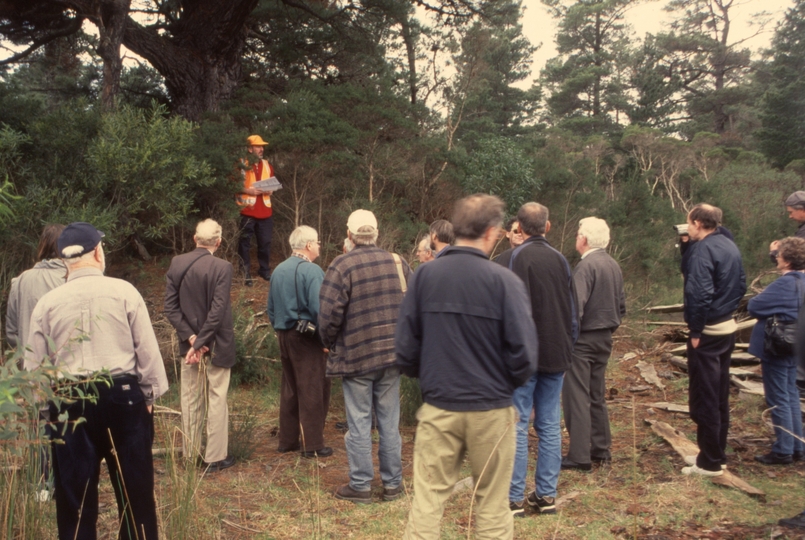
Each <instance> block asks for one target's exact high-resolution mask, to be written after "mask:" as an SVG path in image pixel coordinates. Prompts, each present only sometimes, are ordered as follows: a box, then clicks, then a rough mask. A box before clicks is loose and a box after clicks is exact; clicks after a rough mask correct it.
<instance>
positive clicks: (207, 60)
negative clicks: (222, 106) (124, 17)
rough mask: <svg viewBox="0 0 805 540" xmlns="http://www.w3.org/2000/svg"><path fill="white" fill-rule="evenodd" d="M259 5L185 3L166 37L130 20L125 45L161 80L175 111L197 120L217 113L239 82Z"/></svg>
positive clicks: (252, 1) (213, 0)
mask: <svg viewBox="0 0 805 540" xmlns="http://www.w3.org/2000/svg"><path fill="white" fill-rule="evenodd" d="M257 3H258V0H233V1H230V2H221V1H220V0H198V1H196V2H187V3H185V4H184V6H183V10H182V12H181V15H180V17H179V18H177V19H175V20H173V21H172V22H171V23H170V24H169V25H168V29H169V30H170V33H169V34H166V33H161V32H160V31H159V30H158V29H157V28H156V27H144V26H141V25H140V24H138V23H137V22H135V21H134V20H133V19H132V18H131V17H129V18H128V24H127V25H126V32H125V35H124V38H123V44H124V45H126V47H128V48H129V49H131V50H132V51H134V52H135V53H137V54H139V55H140V56H142V57H143V58H145V59H146V60H148V62H150V63H151V65H152V66H154V68H155V69H156V70H157V71H158V72H159V73H160V74H161V75H162V76H163V77H164V78H165V86H166V87H167V89H168V92H169V93H170V96H171V99H172V100H173V110H174V111H175V112H176V113H178V114H180V115H181V116H183V117H184V118H187V119H188V120H192V121H198V120H200V119H201V116H202V114H203V113H204V112H206V111H215V110H218V105H219V103H220V102H221V100H223V99H226V98H228V97H229V96H231V95H232V92H234V90H235V88H236V86H237V84H238V82H239V80H240V77H241V53H242V52H243V48H244V46H245V44H246V36H247V34H248V27H247V24H246V23H247V20H248V17H249V15H250V14H251V13H252V11H253V10H254V9H255V7H257Z"/></svg>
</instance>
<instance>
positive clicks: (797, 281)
mask: <svg viewBox="0 0 805 540" xmlns="http://www.w3.org/2000/svg"><path fill="white" fill-rule="evenodd" d="M803 294H805V275H803V274H802V272H788V273H787V274H785V275H783V276H781V277H780V278H778V279H777V280H776V281H774V282H773V283H771V284H769V286H768V287H766V288H765V289H764V290H763V292H762V293H760V294H759V295H757V296H756V297H754V298H752V299H751V300H749V314H750V315H751V316H752V317H755V318H756V319H757V320H758V321H757V324H755V327H754V328H753V329H752V337H750V338H749V353H750V354H754V355H755V356H757V357H758V358H761V359H763V360H771V358H768V357H766V356H765V355H764V354H763V339H764V336H765V327H766V319H768V318H769V317H772V316H774V315H777V316H779V317H781V318H782V319H783V320H786V321H795V320H797V317H798V314H799V309H800V307H802V297H803Z"/></svg>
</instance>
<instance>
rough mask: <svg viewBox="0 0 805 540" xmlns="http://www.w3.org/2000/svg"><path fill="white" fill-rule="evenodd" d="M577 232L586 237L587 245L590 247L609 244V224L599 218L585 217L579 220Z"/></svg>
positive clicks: (602, 246)
mask: <svg viewBox="0 0 805 540" xmlns="http://www.w3.org/2000/svg"><path fill="white" fill-rule="evenodd" d="M579 234H580V235H581V236H583V237H584V238H586V239H587V245H588V246H590V247H591V248H605V247H607V246H608V245H609V225H607V222H606V221H604V220H603V219H601V218H597V217H586V218H584V219H582V220H581V221H579Z"/></svg>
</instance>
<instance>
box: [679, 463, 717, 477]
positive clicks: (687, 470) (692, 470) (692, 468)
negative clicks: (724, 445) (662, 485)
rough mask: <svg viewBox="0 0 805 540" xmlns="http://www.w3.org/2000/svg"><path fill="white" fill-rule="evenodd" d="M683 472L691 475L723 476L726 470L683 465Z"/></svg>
mask: <svg viewBox="0 0 805 540" xmlns="http://www.w3.org/2000/svg"><path fill="white" fill-rule="evenodd" d="M682 474H686V475H688V476H690V475H691V474H699V475H701V476H721V475H722V474H724V471H723V470H721V471H708V470H705V469H701V468H699V467H698V466H697V465H695V464H694V465H691V466H690V467H682Z"/></svg>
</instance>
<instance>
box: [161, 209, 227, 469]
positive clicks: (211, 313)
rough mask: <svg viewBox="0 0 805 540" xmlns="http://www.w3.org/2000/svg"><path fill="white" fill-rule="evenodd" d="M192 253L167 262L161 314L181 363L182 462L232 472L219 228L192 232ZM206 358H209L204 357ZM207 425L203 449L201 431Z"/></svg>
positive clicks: (209, 223) (203, 226)
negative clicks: (175, 342)
mask: <svg viewBox="0 0 805 540" xmlns="http://www.w3.org/2000/svg"><path fill="white" fill-rule="evenodd" d="M193 239H194V240H195V242H196V249H195V250H193V251H191V252H190V253H185V254H183V255H178V256H176V257H174V258H173V260H172V261H171V265H170V268H169V269H168V275H167V276H166V277H167V286H166V288H165V315H166V316H167V317H168V320H169V321H170V323H171V324H172V325H173V327H174V328H175V329H176V334H177V336H178V337H179V352H180V353H181V354H182V355H184V362H183V363H182V427H183V429H184V453H185V456H186V457H189V458H196V457H200V456H203V460H202V465H203V466H204V467H205V468H206V470H207V472H215V471H220V470H223V469H226V468H228V467H231V466H232V465H234V464H235V458H233V457H232V456H230V455H229V453H228V451H227V450H228V444H229V409H228V408H227V403H226V395H227V391H228V390H229V373H230V369H231V368H232V366H233V365H234V364H235V332H234V326H233V322H232V306H231V301H230V296H229V294H230V290H231V288H232V265H231V264H230V263H228V262H227V261H224V260H222V259H219V258H217V257H215V256H214V255H213V254H214V253H215V251H216V250H217V249H218V247H219V246H220V245H221V226H220V225H218V223H216V222H215V221H213V220H211V219H207V220H204V221H202V222H201V223H199V224H198V226H197V227H196V234H195V236H194V237H193ZM208 353H209V354H208ZM205 420H206V423H207V447H206V449H205V450H204V453H203V454H202V452H201V434H202V432H201V430H202V428H203V427H204V421H205Z"/></svg>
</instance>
